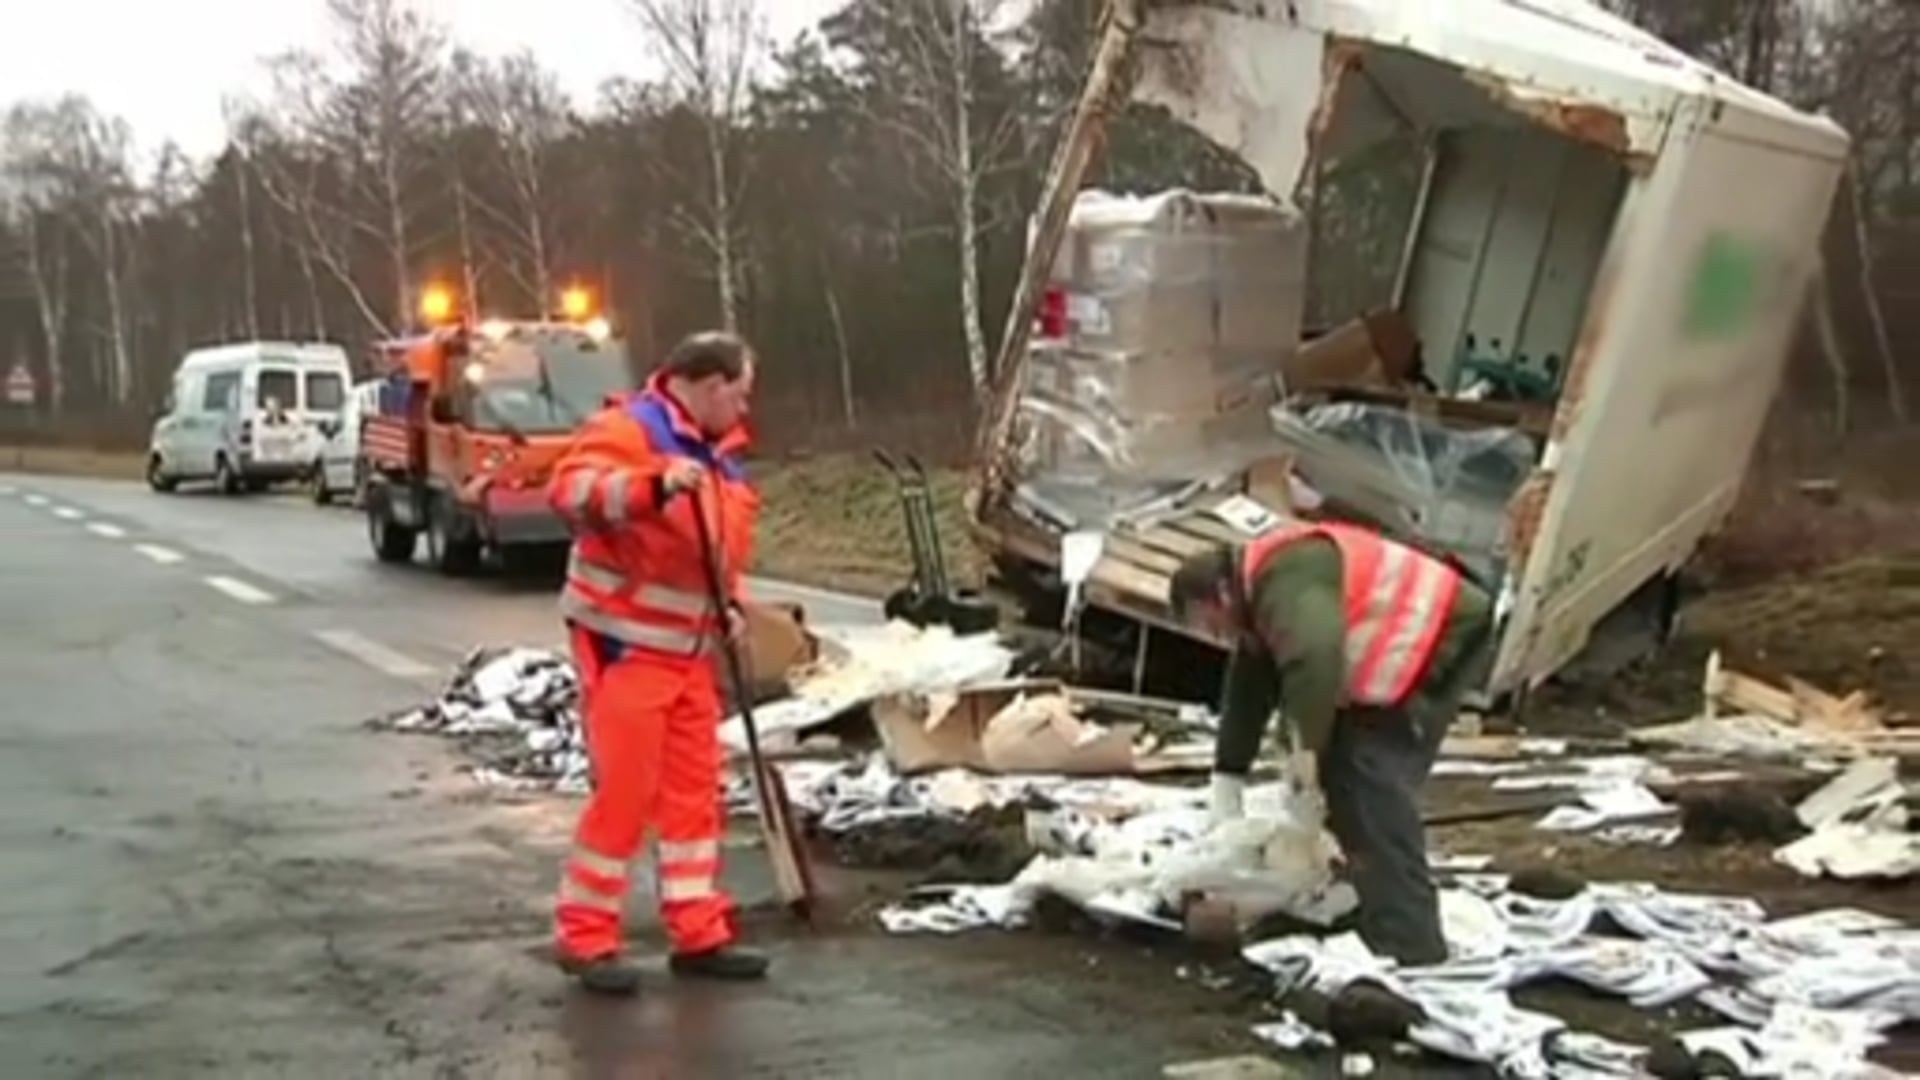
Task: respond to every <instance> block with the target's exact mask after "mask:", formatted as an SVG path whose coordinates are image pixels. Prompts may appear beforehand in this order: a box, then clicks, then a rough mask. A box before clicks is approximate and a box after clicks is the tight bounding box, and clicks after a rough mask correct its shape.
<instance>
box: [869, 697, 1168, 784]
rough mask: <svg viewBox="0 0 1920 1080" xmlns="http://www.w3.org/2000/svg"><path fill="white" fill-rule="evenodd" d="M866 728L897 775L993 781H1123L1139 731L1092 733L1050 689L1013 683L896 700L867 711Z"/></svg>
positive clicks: (1118, 727) (1126, 726) (1110, 729)
mask: <svg viewBox="0 0 1920 1080" xmlns="http://www.w3.org/2000/svg"><path fill="white" fill-rule="evenodd" d="M873 724H874V727H875V728H876V729H877V730H878V731H879V733H880V741H881V743H882V745H884V746H885V747H886V751H887V757H888V759H889V760H890V761H892V763H893V767H894V768H895V769H897V770H898V771H899V772H900V773H901V774H903V775H912V774H914V773H923V772H930V771H933V770H936V769H947V768H956V767H958V768H968V769H975V770H978V771H981V772H995V773H1021V772H1038V773H1068V774H1079V775H1112V774H1126V773H1131V772H1133V771H1134V755H1133V744H1134V740H1135V739H1137V738H1138V737H1139V734H1140V727H1139V726H1138V725H1133V724H1120V725H1114V726H1111V727H1105V728H1101V729H1095V728H1093V727H1089V726H1087V725H1084V724H1082V723H1081V722H1080V721H1079V720H1077V719H1076V718H1075V717H1074V716H1073V714H1072V699H1071V698H1070V697H1069V696H1068V694H1067V692H1066V689H1065V687H1063V686H1062V685H1061V684H1059V683H1057V682H1051V681H1045V680H1038V681H1027V680H1021V681H1015V682H1006V683H991V684H985V685H980V686H972V687H968V688H966V689H965V690H961V691H956V692H952V693H945V694H896V695H893V696H891V697H886V698H882V699H881V700H879V701H876V702H875V703H874V704H873Z"/></svg>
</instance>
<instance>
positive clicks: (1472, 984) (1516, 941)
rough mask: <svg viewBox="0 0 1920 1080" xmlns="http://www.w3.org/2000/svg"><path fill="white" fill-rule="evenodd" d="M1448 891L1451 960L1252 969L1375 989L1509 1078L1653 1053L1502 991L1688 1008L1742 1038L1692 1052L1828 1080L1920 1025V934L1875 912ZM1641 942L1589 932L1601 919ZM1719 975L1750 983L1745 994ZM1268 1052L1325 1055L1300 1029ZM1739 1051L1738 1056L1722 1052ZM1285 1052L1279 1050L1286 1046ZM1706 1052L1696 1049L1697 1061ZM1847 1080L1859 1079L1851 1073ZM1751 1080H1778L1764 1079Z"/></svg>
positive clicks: (1336, 952) (1303, 951) (1278, 956)
mask: <svg viewBox="0 0 1920 1080" xmlns="http://www.w3.org/2000/svg"><path fill="white" fill-rule="evenodd" d="M1465 884H1466V885H1468V886H1469V887H1458V888H1449V889H1446V890H1444V891H1443V892H1442V904H1441V916H1442V919H1443V922H1444V923H1445V926H1446V932H1447V937H1448V946H1449V951H1450V953H1451V956H1450V958H1449V960H1448V961H1447V962H1445V963H1443V964H1437V965H1432V966H1428V967H1411V968H1407V967H1399V966H1397V965H1395V964H1394V963H1393V962H1392V961H1391V960H1387V959H1385V958H1382V957H1378V956H1375V955H1374V954H1373V953H1372V952H1371V951H1369V950H1368V949H1367V947H1366V946H1365V945H1364V944H1362V943H1361V941H1360V939H1359V937H1358V936H1357V935H1354V934H1351V933H1349V934H1342V935H1338V936H1335V937H1331V938H1325V939H1318V938H1313V937H1308V936H1304V935H1301V936H1292V937H1285V938H1279V939H1275V940H1271V941H1263V942H1258V943H1255V944H1252V945H1249V946H1247V947H1246V948H1245V949H1244V950H1243V953H1242V955H1244V956H1245V957H1246V959H1247V960H1248V961H1249V962H1251V963H1253V964H1255V965H1258V966H1260V967H1262V968H1265V969H1266V970H1268V971H1270V972H1272V973H1273V975H1274V978H1275V980H1276V982H1277V983H1278V985H1279V989H1280V991H1281V992H1282V993H1285V992H1287V991H1290V990H1292V989H1294V988H1296V987H1309V988H1312V989H1315V990H1319V991H1321V992H1323V993H1329V994H1331V993H1337V992H1339V991H1340V990H1341V989H1342V988H1344V987H1345V986H1347V985H1348V984H1350V983H1352V982H1355V981H1357V980H1360V979H1367V980H1370V981H1373V982H1376V983H1379V984H1380V985H1382V986H1384V987H1386V988H1387V989H1388V990H1389V991H1391V992H1393V993H1395V994H1398V995H1399V996H1401V997H1403V998H1405V999H1407V1000H1409V1001H1412V1002H1414V1003H1416V1004H1418V1005H1420V1006H1421V1007H1422V1008H1423V1009H1424V1010H1425V1011H1426V1013H1427V1017H1428V1019H1427V1022H1426V1023H1424V1024H1420V1025H1417V1026H1416V1027H1414V1028H1413V1029H1412V1030H1411V1031H1410V1032H1409V1038H1410V1039H1411V1040H1412V1041H1413V1042H1415V1043H1417V1044H1419V1045H1420V1046H1422V1047H1425V1048H1427V1049H1429V1050H1432V1051H1435V1052H1437V1053H1441V1054H1445V1055H1448V1056H1452V1057H1456V1058H1462V1059H1465V1060H1470V1061H1477V1062H1481V1063H1484V1064H1488V1065H1492V1066H1494V1067H1496V1068H1497V1069H1499V1070H1500V1071H1501V1074H1502V1075H1505V1076H1522V1077H1534V1076H1538V1077H1565V1076H1589V1075H1592V1076H1615V1075H1618V1076H1628V1075H1635V1073H1634V1071H1633V1070H1634V1068H1635V1067H1636V1065H1637V1063H1638V1061H1639V1060H1640V1058H1641V1057H1642V1056H1644V1053H1645V1052H1644V1051H1643V1050H1641V1049H1640V1048H1636V1047H1629V1046H1625V1045H1623V1044H1619V1043H1614V1042H1611V1041H1610V1040H1606V1039H1601V1038H1599V1037H1597V1036H1592V1035H1587V1034H1583V1033H1577V1032H1572V1031H1567V1030H1565V1024H1563V1023H1562V1022H1561V1021H1559V1020H1557V1019H1555V1018H1553V1017H1549V1016H1543V1015H1541V1014H1538V1013H1531V1012H1528V1011H1526V1010H1522V1009H1518V1008H1515V1007H1514V1006H1513V1005H1512V1003H1511V1002H1510V1001H1509V1000H1508V998H1507V991H1508V990H1510V989H1512V988H1513V987H1516V986H1519V985H1522V984H1524V983H1529V982H1533V981H1536V980H1539V979H1542V978H1547V977H1559V978H1565V979H1571V980H1574V981H1577V982H1580V983H1583V984H1585V985H1587V986H1589V987H1591V988H1593V989H1595V990H1599V991H1601V992H1604V993H1610V994H1613V995H1616V996H1619V997H1623V998H1625V999H1627V1000H1628V1001H1630V1002H1632V1003H1633V1004H1635V1005H1637V1006H1640V1007H1642V1008H1659V1007H1663V1006H1666V1005H1670V1004H1673V1003H1675V1002H1678V1001H1681V1000H1684V999H1686V998H1689V997H1695V996H1697V997H1698V998H1699V1000H1700V1001H1701V1002H1702V1003H1703V1004H1706V1005H1708V1006H1710V1007H1712V1008H1714V1009H1715V1010H1716V1011H1719V1012H1721V1013H1723V1014H1725V1015H1727V1016H1728V1018H1729V1019H1731V1020H1733V1021H1734V1022H1735V1023H1736V1024H1739V1025H1743V1027H1744V1029H1751V1030H1743V1028H1730V1029H1724V1031H1723V1030H1721V1029H1716V1030H1715V1032H1713V1033H1702V1035H1701V1039H1700V1040H1697V1041H1699V1042H1701V1043H1702V1044H1703V1046H1704V1044H1706V1043H1712V1044H1713V1045H1714V1046H1715V1047H1716V1048H1721V1049H1723V1052H1727V1053H1728V1054H1729V1056H1730V1057H1733V1058H1734V1060H1735V1061H1736V1062H1738V1061H1743V1060H1745V1061H1754V1062H1761V1063H1763V1065H1764V1066H1765V1068H1776V1069H1777V1067H1778V1066H1779V1065H1780V1064H1781V1063H1787V1064H1792V1063H1796V1062H1806V1061H1821V1062H1823V1064H1824V1071H1820V1072H1819V1073H1818V1075H1822V1076H1837V1075H1857V1076H1867V1075H1875V1074H1874V1073H1872V1072H1871V1069H1872V1067H1871V1066H1869V1065H1866V1064H1865V1062H1864V1058H1863V1055H1864V1054H1865V1052H1866V1050H1867V1049H1870V1048H1871V1047H1873V1046H1875V1045H1877V1044H1878V1042H1879V1041H1880V1040H1881V1039H1882V1038H1883V1036H1884V1033H1885V1032H1886V1031H1887V1030H1888V1029H1890V1028H1891V1027H1893V1026H1895V1025H1898V1024H1900V1023H1902V1022H1906V1021H1911V1020H1913V1019H1920V935H1916V934H1915V933H1914V932H1913V931H1909V930H1905V929H1903V928H1901V927H1900V926H1899V924H1897V923H1896V922H1894V921H1893V920H1890V919H1884V918H1882V917H1879V916H1875V915H1872V914H1870V913H1867V912H1861V911H1855V910H1850V909H1840V910H1835V911H1828V912H1818V913H1814V914H1810V915H1804V916H1798V917H1795V918H1791V919H1782V920H1778V921H1776V922H1771V923H1769V922H1767V921H1766V916H1765V912H1764V911H1763V910H1762V909H1761V907H1760V905H1758V904H1757V903H1754V902H1753V901H1752V900H1748V899H1745V898H1741V897H1714V896H1698V895H1687V894H1678V893H1668V892H1664V891H1662V890H1660V889H1657V888H1655V887H1653V886H1651V885H1608V886H1592V887H1590V888H1588V889H1587V890H1586V891H1585V892H1583V893H1581V894H1580V895H1577V896H1575V897H1573V898H1571V899H1568V900H1559V901H1553V900H1542V899H1538V898H1532V897H1524V896H1518V895H1515V894H1512V893H1507V892H1504V891H1501V887H1500V886H1499V885H1498V884H1497V883H1496V882H1495V881H1494V880H1493V879H1492V878H1486V877H1482V878H1474V879H1470V880H1469V881H1468V882H1466V883H1465ZM1603 912H1604V913H1605V914H1606V915H1607V916H1608V918H1609V920H1610V921H1611V922H1612V923H1613V924H1615V925H1617V926H1619V927H1621V928H1622V929H1624V930H1626V931H1627V932H1628V933H1630V934H1633V935H1635V936H1634V937H1632V938H1621V937H1607V936H1601V935H1598V934H1595V933H1594V932H1592V929H1591V926H1592V923H1593V921H1594V917H1595V916H1596V915H1597V914H1600V913H1603ZM1716 976H1720V977H1728V978H1734V979H1745V980H1746V982H1745V984H1744V985H1741V984H1738V983H1733V982H1716ZM1292 1019H1293V1023H1292V1024H1287V1023H1283V1024H1282V1025H1279V1026H1277V1027H1275V1028H1273V1029H1272V1030H1271V1031H1268V1030H1266V1029H1261V1030H1259V1031H1257V1032H1256V1033H1257V1034H1260V1035H1261V1037H1262V1038H1268V1039H1270V1040H1272V1041H1275V1042H1279V1041H1280V1040H1281V1039H1282V1038H1284V1039H1285V1040H1286V1043H1290V1044H1293V1045H1295V1046H1299V1047H1310V1046H1315V1045H1323V1044H1322V1043H1318V1042H1316V1041H1315V1040H1314V1039H1313V1038H1312V1033H1310V1032H1302V1031H1300V1030H1296V1028H1295V1027H1294V1024H1297V1022H1298V1018H1297V1017H1294V1018H1292ZM1723 1042H1731V1043H1733V1044H1737V1046H1736V1049H1735V1050H1732V1051H1728V1050H1725V1049H1724V1048H1723V1047H1721V1045H1720V1044H1721V1043H1723ZM1283 1045H1284V1044H1283ZM1699 1048H1703V1047H1695V1048H1694V1049H1696V1050H1697V1049H1699ZM1849 1070H1852V1071H1849ZM1752 1074H1754V1075H1781V1073H1780V1072H1778V1071H1764V1069H1763V1070H1762V1071H1757V1072H1753V1073H1752Z"/></svg>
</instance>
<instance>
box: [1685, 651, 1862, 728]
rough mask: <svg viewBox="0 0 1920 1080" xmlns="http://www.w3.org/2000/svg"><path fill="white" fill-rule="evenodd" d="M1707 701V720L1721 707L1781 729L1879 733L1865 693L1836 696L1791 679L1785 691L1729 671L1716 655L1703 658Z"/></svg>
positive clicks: (1704, 687) (1760, 680)
mask: <svg viewBox="0 0 1920 1080" xmlns="http://www.w3.org/2000/svg"><path fill="white" fill-rule="evenodd" d="M1702 691H1703V696H1704V698H1705V702H1704V708H1703V710H1702V715H1704V716H1706V717H1707V718H1709V719H1711V718H1713V717H1715V716H1716V715H1717V714H1718V708H1719V706H1723V705H1724V706H1726V707H1728V708H1730V709H1734V710H1736V711H1739V712H1743V713H1756V714H1758V715H1760V716H1764V717H1766V718H1768V719H1770V720H1776V721H1778V722H1780V723H1783V724H1794V725H1798V726H1801V727H1807V728H1818V729H1822V730H1825V731H1828V732H1833V733H1836V734H1843V733H1847V734H1850V733H1861V732H1868V731H1877V730H1882V729H1884V727H1885V723H1884V722H1883V721H1882V719H1881V716H1880V711H1879V710H1878V709H1877V708H1876V707H1875V706H1874V705H1873V703H1872V701H1871V699H1869V698H1868V696H1867V695H1866V693H1865V692H1864V691H1858V690H1856V691H1854V692H1853V693H1851V694H1848V695H1847V696H1846V697H1844V698H1841V697H1835V696H1834V695H1832V694H1830V693H1828V692H1827V691H1825V690H1822V689H1820V688H1819V687H1817V686H1814V685H1813V684H1811V683H1808V682H1806V681H1805V680H1802V679H1794V678H1789V679H1788V680H1787V686H1786V687H1785V688H1784V689H1783V688H1781V687H1778V686H1775V685H1773V684H1772V683H1769V682H1767V681H1766V680H1764V679H1760V678H1756V677H1754V676H1752V675H1747V674H1743V673H1741V672H1738V671H1733V670H1730V669H1728V668H1726V667H1724V666H1723V665H1722V664H1721V660H1720V653H1719V652H1718V651H1717V650H1716V651H1715V652H1714V653H1712V654H1711V655H1710V656H1708V657H1707V669H1706V677H1705V679H1704V680H1703V685H1702Z"/></svg>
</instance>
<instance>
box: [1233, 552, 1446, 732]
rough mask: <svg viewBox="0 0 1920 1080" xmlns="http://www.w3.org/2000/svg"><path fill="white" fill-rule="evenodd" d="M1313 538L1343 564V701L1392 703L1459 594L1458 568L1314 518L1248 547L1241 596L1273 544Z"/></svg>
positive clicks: (1429, 653)
mask: <svg viewBox="0 0 1920 1080" xmlns="http://www.w3.org/2000/svg"><path fill="white" fill-rule="evenodd" d="M1315 535H1318V536H1324V537H1326V538H1327V539H1329V540H1331V541H1333V543H1334V545H1335V546H1336V547H1338V548H1339V549H1340V561H1341V565H1342V566H1343V567H1344V568H1345V569H1344V572H1343V575H1342V581H1341V592H1342V601H1343V604H1342V606H1343V607H1344V609H1345V611H1346V619H1347V642H1346V655H1347V685H1346V695H1347V700H1348V701H1350V702H1353V703H1355V704H1360V705H1398V704H1400V703H1401V702H1402V701H1405V700H1406V698H1407V696H1408V695H1409V694H1411V693H1412V692H1413V688H1414V685H1415V684H1416V683H1417V682H1418V681H1419V680H1420V677H1421V676H1422V675H1424V674H1425V673H1426V670H1427V662H1428V661H1429V660H1431V659H1432V658H1433V652H1434V649H1435V647H1436V646H1437V645H1438V644H1439V642H1440V634H1441V632H1442V631H1443V630H1444V629H1445V628H1446V623H1447V616H1448V615H1449V614H1450V613H1451V612H1452V610H1453V601H1454V598H1455V597H1456V596H1458V595H1459V594H1460V585H1461V577H1460V572H1459V571H1458V570H1456V569H1454V568H1453V567H1451V566H1449V565H1447V564H1446V563H1444V562H1441V561H1440V560H1439V559H1436V558H1434V557H1432V556H1431V555H1427V554H1425V553H1423V552H1420V551H1416V550H1415V549H1413V548H1411V547H1408V546H1407V545H1405V544H1402V543H1399V542H1398V541H1395V540H1389V539H1388V538H1386V537H1384V536H1381V535H1380V534H1379V533H1376V532H1373V531H1371V530H1369V529H1363V528H1359V527H1356V526H1353V525H1341V524H1337V523H1333V522H1319V523H1316V524H1311V525H1295V526H1289V527H1287V528H1282V529H1277V530H1275V531H1274V532H1271V533H1268V534H1267V535H1265V536H1262V537H1260V538H1259V539H1257V540H1255V541H1253V542H1252V543H1250V544H1248V545H1247V549H1246V553H1245V555H1244V556H1243V557H1242V563H1241V574H1242V580H1243V581H1244V582H1245V589H1246V594H1247V595H1248V596H1252V595H1253V589H1254V582H1255V581H1257V580H1258V578H1259V576H1260V571H1261V570H1262V569H1264V568H1265V567H1266V565H1267V562H1268V560H1270V559H1272V558H1273V556H1274V555H1275V554H1276V553H1278V552H1279V551H1280V549H1282V548H1284V547H1286V546H1287V545H1289V544H1292V543H1294V542H1296V541H1298V540H1301V539H1304V538H1306V537H1308V536H1315Z"/></svg>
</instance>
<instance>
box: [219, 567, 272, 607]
mask: <svg viewBox="0 0 1920 1080" xmlns="http://www.w3.org/2000/svg"><path fill="white" fill-rule="evenodd" d="M201 580H203V581H205V582H206V583H207V584H208V585H211V586H213V587H214V588H216V589H218V590H220V591H221V592H223V593H226V594H227V595H228V596H231V597H233V598H234V599H235V600H238V601H240V602H241V603H243V604H271V603H273V594H272V593H270V592H267V591H266V590H264V589H258V588H255V587H254V586H252V585H249V584H247V583H246V582H244V581H241V580H240V579H238V578H230V577H227V576H226V575H224V574H211V575H209V576H207V577H205V578H203V579H201Z"/></svg>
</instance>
